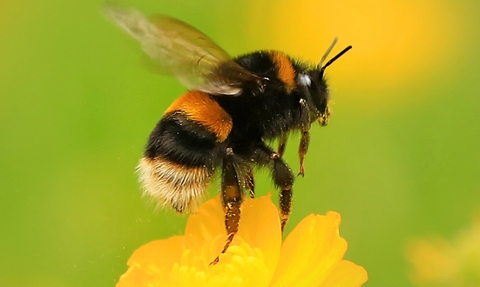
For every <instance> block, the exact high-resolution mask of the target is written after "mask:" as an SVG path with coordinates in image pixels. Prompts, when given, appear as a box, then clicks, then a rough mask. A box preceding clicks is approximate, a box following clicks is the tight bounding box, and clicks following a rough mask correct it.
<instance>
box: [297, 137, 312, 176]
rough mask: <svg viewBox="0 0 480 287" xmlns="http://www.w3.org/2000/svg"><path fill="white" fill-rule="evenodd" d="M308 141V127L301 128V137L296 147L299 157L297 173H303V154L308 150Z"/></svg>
mask: <svg viewBox="0 0 480 287" xmlns="http://www.w3.org/2000/svg"><path fill="white" fill-rule="evenodd" d="M309 143H310V133H309V132H308V129H305V130H302V137H301V139H300V146H299V147H298V156H299V157H300V172H299V173H298V175H301V176H303V175H304V174H305V155H306V154H307V151H308V144H309Z"/></svg>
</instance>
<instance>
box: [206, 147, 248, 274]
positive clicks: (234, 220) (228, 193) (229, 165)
mask: <svg viewBox="0 0 480 287" xmlns="http://www.w3.org/2000/svg"><path fill="white" fill-rule="evenodd" d="M234 160H235V159H234V153H233V150H232V148H227V150H226V155H225V158H224V159H223V169H222V192H221V198H222V204H223V206H224V210H225V228H226V230H227V234H228V237H227V241H226V242H225V245H224V247H223V250H222V252H221V254H223V253H225V252H226V251H227V249H228V247H229V246H230V244H231V243H232V241H233V238H234V237H235V234H237V232H238V225H239V223H240V206H241V204H242V200H243V191H242V189H241V188H240V183H239V174H238V172H237V169H236V166H235V161H234ZM219 260H220V255H219V256H217V257H216V258H215V259H214V260H213V261H212V263H210V265H215V264H217V263H218V262H219Z"/></svg>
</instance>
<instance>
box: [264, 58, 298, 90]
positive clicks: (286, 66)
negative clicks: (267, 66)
mask: <svg viewBox="0 0 480 287" xmlns="http://www.w3.org/2000/svg"><path fill="white" fill-rule="evenodd" d="M269 54H270V55H271V57H272V61H273V63H274V64H275V67H276V68H277V71H278V78H279V79H280V80H281V81H282V82H284V83H285V88H286V90H287V93H290V92H291V91H292V90H293V89H294V88H295V69H294V68H293V65H292V61H291V60H290V58H288V56H287V55H285V54H284V53H282V52H278V51H270V52H269Z"/></svg>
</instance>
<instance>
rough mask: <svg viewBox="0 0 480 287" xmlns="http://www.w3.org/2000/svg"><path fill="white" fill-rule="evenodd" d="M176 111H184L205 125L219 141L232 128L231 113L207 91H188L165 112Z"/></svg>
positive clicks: (193, 119)
mask: <svg viewBox="0 0 480 287" xmlns="http://www.w3.org/2000/svg"><path fill="white" fill-rule="evenodd" d="M175 111H180V112H183V113H184V114H185V115H186V116H187V117H188V118H189V119H190V120H192V121H195V122H198V123H200V124H201V125H203V126H204V127H205V128H206V129H208V130H209V131H210V132H212V133H214V134H215V135H216V136H217V141H218V142H223V141H225V139H226V138H227V137H228V135H229V134H230V131H231V130H232V125H233V122H232V118H231V117H230V115H229V114H228V113H227V112H225V110H224V109H223V108H222V107H221V106H220V105H219V104H218V103H217V101H215V100H214V99H213V98H212V96H210V95H209V94H207V93H204V92H200V91H189V92H187V93H186V94H184V95H183V96H181V97H180V98H178V99H177V100H176V101H175V102H173V104H172V105H171V106H170V107H169V108H168V109H167V110H166V111H165V114H169V113H172V112H175Z"/></svg>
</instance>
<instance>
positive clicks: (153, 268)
mask: <svg viewBox="0 0 480 287" xmlns="http://www.w3.org/2000/svg"><path fill="white" fill-rule="evenodd" d="M184 249H185V248H184V244H183V237H181V236H174V237H170V238H168V239H165V240H156V241H152V242H150V243H147V244H145V245H143V246H142V247H140V248H138V249H137V250H135V252H134V253H133V255H132V256H131V257H130V259H129V260H128V262H127V265H128V266H129V267H130V268H129V269H128V271H127V272H126V273H125V274H123V275H122V276H121V277H120V280H119V282H118V283H117V287H123V286H125V287H132V286H170V283H169V282H170V273H171V271H172V267H173V265H174V264H175V262H178V261H180V258H181V256H182V253H183V251H184Z"/></svg>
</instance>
